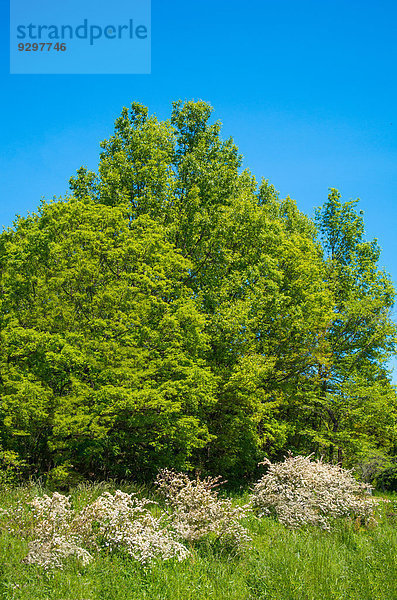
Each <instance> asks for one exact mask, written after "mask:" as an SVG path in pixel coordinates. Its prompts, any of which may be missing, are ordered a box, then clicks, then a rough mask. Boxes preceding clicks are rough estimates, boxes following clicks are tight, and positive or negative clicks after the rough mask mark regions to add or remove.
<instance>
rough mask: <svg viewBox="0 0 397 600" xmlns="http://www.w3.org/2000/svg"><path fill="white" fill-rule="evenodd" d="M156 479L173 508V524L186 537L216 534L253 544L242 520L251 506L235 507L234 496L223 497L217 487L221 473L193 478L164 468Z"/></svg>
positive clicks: (228, 540) (239, 543) (229, 541)
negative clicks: (215, 475) (214, 475)
mask: <svg viewBox="0 0 397 600" xmlns="http://www.w3.org/2000/svg"><path fill="white" fill-rule="evenodd" d="M155 483H156V484H157V486H158V488H159V490H160V493H161V494H162V495H163V496H164V497H165V498H166V500H167V503H168V505H169V506H170V507H171V509H172V511H171V512H170V516H171V523H172V527H173V529H174V530H175V531H176V532H177V533H178V535H180V536H181V538H182V539H184V540H186V541H188V542H195V541H197V540H202V539H205V538H210V539H211V538H212V539H214V538H215V539H217V540H219V541H221V542H223V543H226V544H232V545H234V546H237V547H240V548H241V547H244V546H248V545H249V544H250V541H251V539H250V537H249V535H248V532H247V530H246V529H245V528H244V527H243V526H242V525H241V524H240V522H239V521H240V520H241V519H242V518H244V517H245V516H246V515H247V510H248V507H247V506H244V507H241V506H235V507H233V506H232V502H231V500H230V499H227V498H219V496H218V493H217V492H216V491H215V488H216V487H218V486H219V485H220V477H216V478H214V477H207V478H205V479H200V478H199V477H197V478H196V479H194V480H191V479H189V477H188V476H187V475H185V474H184V473H175V472H173V471H170V470H168V469H164V470H162V471H161V472H160V473H159V475H158V476H157V479H156V482H155Z"/></svg>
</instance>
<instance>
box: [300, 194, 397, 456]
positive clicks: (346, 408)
mask: <svg viewBox="0 0 397 600" xmlns="http://www.w3.org/2000/svg"><path fill="white" fill-rule="evenodd" d="M357 202H358V201H350V202H342V201H341V196H340V194H339V192H338V191H337V190H335V189H331V190H330V193H329V196H328V201H327V202H326V203H325V204H324V206H323V207H322V208H320V209H319V210H318V211H317V222H318V225H319V230H320V235H321V239H322V242H323V246H324V252H325V265H326V281H327V285H328V287H329V289H330V291H331V293H332V296H333V315H332V320H331V321H330V323H329V325H328V327H327V330H326V332H325V337H326V341H327V345H328V351H329V355H330V360H329V363H328V364H326V365H323V366H322V367H321V368H320V369H319V379H320V389H321V394H320V395H319V396H318V397H317V401H316V402H315V403H314V407H315V412H316V414H317V416H316V419H315V422H317V426H316V430H314V429H313V430H312V431H311V432H310V431H305V434H306V435H307V434H308V433H310V435H311V436H312V438H313V439H315V440H316V441H317V442H318V443H319V445H320V447H321V448H322V449H323V450H324V449H327V452H328V453H329V458H330V459H334V458H337V459H338V460H339V461H342V459H343V458H344V456H345V457H346V458H347V461H348V462H349V461H350V462H351V461H352V460H353V459H354V458H355V457H358V456H360V455H368V454H369V452H370V451H374V450H376V449H378V450H382V451H384V452H387V451H388V450H390V449H391V448H392V447H393V444H394V443H395V440H396V433H397V430H396V424H397V421H396V416H397V402H396V391H395V387H394V386H393V385H392V384H391V382H390V376H389V373H388V370H387V362H388V360H389V358H390V356H391V355H392V354H393V353H394V351H395V341H396V326H395V324H394V323H393V322H392V320H391V310H392V307H393V301H394V294H395V292H394V288H393V285H392V283H391V281H390V277H389V276H388V275H387V274H386V273H385V272H384V271H382V270H380V269H379V267H378V260H379V256H380V248H379V246H378V243H377V241H376V240H373V241H372V242H368V241H365V238H364V220H363V216H362V214H363V213H362V211H360V212H359V213H357V211H356V210H355V206H356V204H357ZM318 418H320V427H319V423H318Z"/></svg>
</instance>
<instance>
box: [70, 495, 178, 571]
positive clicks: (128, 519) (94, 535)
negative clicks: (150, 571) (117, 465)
mask: <svg viewBox="0 0 397 600" xmlns="http://www.w3.org/2000/svg"><path fill="white" fill-rule="evenodd" d="M153 504H155V503H154V502H152V501H151V500H147V499H145V498H144V499H142V500H138V499H137V498H136V497H134V495H133V494H127V493H125V492H122V491H120V490H117V491H116V492H115V494H114V495H112V494H110V493H109V492H105V493H103V494H102V495H101V496H100V497H99V498H98V499H97V500H96V501H95V502H93V503H92V504H90V505H88V506H87V507H86V508H84V509H83V510H82V511H81V512H80V513H79V514H78V516H77V517H76V519H75V523H74V525H75V527H77V529H79V531H81V532H83V535H84V538H85V539H86V540H87V543H88V544H90V545H91V546H92V547H94V548H96V549H99V548H100V547H105V548H108V549H109V550H116V549H119V548H121V549H123V550H125V551H126V552H127V553H128V554H129V555H130V556H131V557H132V558H134V559H135V560H137V561H139V562H140V563H142V564H148V563H150V562H152V561H153V560H155V559H157V558H161V559H162V560H169V559H171V558H176V559H177V560H179V561H180V560H184V559H185V558H187V556H189V554H190V552H189V550H188V549H187V548H186V547H185V546H183V545H182V544H181V543H180V542H178V541H177V540H176V536H175V534H174V533H173V532H172V531H170V530H169V526H168V524H167V523H166V521H165V518H164V515H161V516H160V517H154V516H153V515H152V513H151V512H150V511H149V509H148V505H153Z"/></svg>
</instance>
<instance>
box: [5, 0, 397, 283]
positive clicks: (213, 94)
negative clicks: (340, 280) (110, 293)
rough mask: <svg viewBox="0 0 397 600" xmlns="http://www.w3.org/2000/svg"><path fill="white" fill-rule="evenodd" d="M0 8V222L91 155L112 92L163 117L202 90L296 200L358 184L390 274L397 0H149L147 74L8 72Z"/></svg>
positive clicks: (396, 154) (394, 220)
mask: <svg viewBox="0 0 397 600" xmlns="http://www.w3.org/2000/svg"><path fill="white" fill-rule="evenodd" d="M81 3H82V4H84V0H81ZM98 4H101V0H98ZM118 4H120V5H124V8H125V5H126V4H128V2H118V0H114V2H113V3H112V5H114V7H115V11H117V5H118ZM1 11H2V13H1V34H2V35H1V44H2V52H1V72H0V73H1V74H0V76H1V92H2V93H1V96H0V103H1V120H2V123H1V131H2V144H1V166H0V168H1V203H0V224H2V225H6V226H8V225H10V224H11V222H12V220H13V217H14V215H15V214H16V213H19V214H25V213H26V212H27V211H28V210H34V209H35V208H36V207H37V205H38V203H39V200H40V198H41V197H43V196H44V197H46V198H51V197H53V196H54V195H55V196H59V195H62V194H64V193H65V192H66V191H67V189H68V183H67V182H68V179H69V177H70V176H71V175H72V174H73V173H74V172H75V171H76V169H77V168H78V167H79V166H81V165H87V166H88V167H89V168H92V169H95V168H96V165H97V161H98V153H99V147H98V144H99V141H100V140H102V139H104V138H106V137H108V136H109V135H110V134H111V132H112V128H113V122H114V120H115V118H116V117H117V116H118V114H119V112H120V110H121V108H122V106H124V105H129V104H130V102H131V101H132V100H138V101H140V102H142V103H144V104H146V105H147V106H149V108H150V110H151V111H152V112H155V113H156V114H157V115H158V116H159V117H160V118H165V117H167V116H168V115H169V111H170V106H171V102H172V101H173V100H176V99H179V98H182V99H191V98H193V99H203V100H207V101H209V102H211V104H212V105H213V106H214V107H215V118H218V119H220V120H221V121H222V122H223V124H224V134H225V136H229V135H232V136H233V137H234V139H235V141H236V143H237V145H238V146H239V148H240V151H241V152H242V154H243V155H244V157H245V163H244V164H245V166H247V167H249V168H250V169H251V170H252V172H253V173H254V174H255V175H256V176H257V177H258V178H260V177H262V176H264V177H266V178H269V179H270V181H271V182H272V183H273V184H274V185H275V187H276V188H277V189H278V190H280V192H281V194H282V196H285V195H287V194H289V195H290V196H291V197H293V198H295V199H296V201H297V203H298V206H299V208H300V209H301V210H303V211H305V212H306V213H308V214H310V215H311V214H312V213H313V208H314V207H315V206H319V205H320V204H322V203H323V202H324V200H325V199H326V196H327V190H328V187H337V188H338V189H339V190H340V192H341V193H342V195H343V198H344V199H351V198H357V197H359V198H360V199H361V204H360V208H362V209H363V210H364V213H365V223H366V231H367V235H368V237H370V238H372V237H377V238H378V240H379V243H380V245H381V247H382V249H383V252H382V257H381V263H382V265H383V266H384V267H385V269H386V270H387V271H388V272H389V273H391V275H392V278H393V280H394V282H395V284H397V252H396V250H397V236H396V235H395V234H396V231H397V227H396V224H397V195H396V189H397V133H396V132H397V67H396V66H397V3H396V2H395V1H382V0H380V1H378V2H377V3H375V2H374V1H373V0H370V1H369V0H360V1H357V0H344V1H341V0H335V1H332V0H315V1H310V2H309V1H307V0H247V1H245V2H236V1H235V0H218V1H216V0H211V1H209V0H189V1H187V0H172V1H165V0H152V72H151V74H150V75H9V74H8V72H9V64H8V58H9V50H8V34H9V32H8V19H9V15H8V7H7V3H6V2H3V3H2V8H1Z"/></svg>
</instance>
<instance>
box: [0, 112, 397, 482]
mask: <svg viewBox="0 0 397 600" xmlns="http://www.w3.org/2000/svg"><path fill="white" fill-rule="evenodd" d="M211 113H212V107H211V106H210V105H208V104H207V103H205V102H202V101H199V102H192V101H189V102H185V103H182V102H180V101H179V102H175V103H174V105H173V110H172V114H171V118H170V119H169V120H166V121H164V122H160V121H159V120H158V119H157V118H156V117H155V116H151V115H149V113H148V110H147V108H146V107H144V106H142V105H140V104H138V103H133V104H132V105H131V108H130V109H127V108H124V109H123V111H122V113H121V116H120V117H119V118H118V119H117V120H116V123H115V131H114V135H113V136H112V137H110V139H108V140H105V141H103V142H102V143H101V148H102V153H101V156H100V163H99V168H98V172H97V173H94V172H91V171H88V170H87V169H85V168H84V167H82V168H81V169H79V170H78V172H77V175H76V176H75V177H72V178H71V180H70V185H71V189H72V192H73V196H71V197H70V198H66V199H63V200H59V201H54V202H51V203H43V204H42V206H41V207H40V209H39V211H38V213H37V214H33V215H29V216H28V217H26V218H19V219H18V220H17V221H16V222H15V224H14V227H13V228H12V229H9V230H6V231H4V232H3V233H2V235H1V236H0V287H1V299H0V336H1V348H0V394H1V404H0V444H1V445H2V446H3V448H4V449H7V450H9V451H13V452H17V453H18V454H19V456H20V458H21V459H22V460H25V461H27V463H28V464H29V465H30V470H31V472H32V473H34V472H35V471H36V472H37V473H42V472H47V471H48V470H50V469H55V471H52V473H53V474H54V477H55V475H56V473H58V472H61V471H62V469H66V471H68V469H70V468H71V469H72V471H71V472H73V473H80V474H83V475H84V476H88V477H92V476H95V477H99V478H102V477H106V476H112V477H128V476H130V475H133V477H136V478H139V479H147V478H150V477H151V475H152V474H153V473H154V472H155V471H157V469H158V468H160V467H174V468H177V469H187V470H188V469H193V468H200V469H204V470H207V471H213V472H222V473H223V474H224V475H226V476H227V477H228V478H229V479H232V480H233V479H234V480H235V481H240V479H241V477H243V476H251V475H252V474H253V473H254V472H255V469H256V464H257V462H258V460H259V459H260V458H261V457H262V456H263V455H264V454H266V455H267V456H278V455H280V454H281V453H282V452H283V451H285V450H287V449H292V450H293V451H294V452H298V453H299V452H304V453H307V452H311V451H315V452H317V453H318V454H321V453H324V452H326V453H327V455H328V456H329V458H330V459H331V460H341V459H344V460H345V461H346V462H347V463H349V464H351V463H354V462H355V461H359V460H361V459H362V457H363V456H364V455H365V454H366V453H368V452H370V451H371V452H373V451H377V450H379V451H380V452H383V453H384V454H387V453H390V452H392V451H393V444H395V440H396V418H395V417H396V393H395V389H394V388H393V386H391V384H390V380H389V375H388V373H387V370H386V368H385V365H386V361H387V359H388V357H389V355H390V353H391V352H392V351H393V350H394V342H395V326H394V325H393V323H392V322H391V320H390V309H391V306H392V303H393V299H394V289H393V287H392V285H391V283H390V279H389V277H388V276H387V275H386V274H384V273H383V272H381V271H380V270H379V269H378V267H377V261H378V258H379V247H378V246H377V243H376V242H366V241H365V240H364V225H363V219H362V216H361V215H360V214H357V213H356V212H355V208H354V203H352V202H348V203H345V204H343V203H342V202H341V200H340V195H339V194H338V192H337V191H336V190H332V191H331V193H330V196H329V199H328V202H327V203H326V204H325V205H324V207H323V209H321V210H320V211H319V213H318V226H319V230H320V234H321V236H322V238H321V239H322V243H323V247H324V248H323V247H322V245H321V243H320V241H319V240H318V239H317V231H316V226H315V224H314V223H313V221H312V220H310V219H309V218H308V217H306V216H305V215H303V214H302V213H301V212H300V211H299V210H298V208H297V206H296V204H295V202H294V201H293V200H291V199H290V198H289V197H287V198H286V199H284V200H283V199H280V198H279V195H278V193H277V191H276V190H275V188H274V187H273V186H272V185H271V184H270V183H269V182H268V181H267V180H263V181H262V182H261V184H260V185H257V182H256V181H255V179H254V177H253V176H252V175H251V174H250V173H249V171H247V170H245V171H241V156H240V155H239V153H238V149H237V147H236V146H235V144H234V142H233V140H232V139H227V140H222V139H221V135H220V131H221V126H220V123H219V122H216V123H211V122H210V117H211ZM323 250H324V251H325V254H324V251H323ZM68 464H69V465H73V467H67V465H68ZM65 465H66V466H65ZM65 478H66V479H65V481H66V480H67V479H68V475H65Z"/></svg>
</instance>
